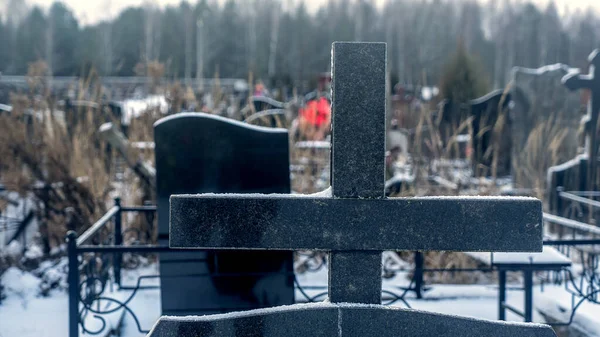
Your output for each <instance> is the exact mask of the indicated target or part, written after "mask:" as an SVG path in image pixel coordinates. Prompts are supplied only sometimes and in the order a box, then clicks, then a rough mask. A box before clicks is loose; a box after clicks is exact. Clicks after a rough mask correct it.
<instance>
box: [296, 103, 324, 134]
mask: <svg viewBox="0 0 600 337" xmlns="http://www.w3.org/2000/svg"><path fill="white" fill-rule="evenodd" d="M298 123H299V129H300V133H301V135H302V138H304V139H306V140H324V139H325V137H326V136H327V135H328V134H329V131H330V129H331V103H330V102H329V100H328V99H327V98H326V97H319V98H316V99H313V100H310V101H308V102H307V103H306V106H305V107H303V108H300V111H299V114H298Z"/></svg>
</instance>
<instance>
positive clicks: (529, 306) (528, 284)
mask: <svg viewBox="0 0 600 337" xmlns="http://www.w3.org/2000/svg"><path fill="white" fill-rule="evenodd" d="M523 279H524V283H525V317H524V318H525V322H527V323H530V322H533V270H531V269H526V270H523Z"/></svg>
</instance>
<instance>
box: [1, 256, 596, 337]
mask: <svg viewBox="0 0 600 337" xmlns="http://www.w3.org/2000/svg"><path fill="white" fill-rule="evenodd" d="M157 274H158V268H157V265H156V264H153V265H150V266H147V267H143V268H139V269H137V270H133V271H126V272H125V273H124V276H123V285H124V286H135V284H136V282H137V279H138V276H140V275H157ZM297 280H298V282H299V283H300V284H301V285H304V286H310V287H308V288H307V289H306V292H307V293H308V294H309V295H310V296H314V295H315V294H318V293H321V292H323V291H326V289H327V270H326V269H325V268H322V269H320V270H319V271H317V272H308V273H304V274H300V275H298V276H297ZM40 282H41V280H40V279H38V278H37V277H35V276H33V275H32V274H30V273H23V272H21V271H20V270H18V269H16V268H11V269H9V270H7V272H6V273H5V274H4V275H3V276H2V283H3V284H4V285H5V287H6V288H7V295H8V297H7V299H6V300H4V301H3V302H2V304H0V322H1V323H0V337H12V336H22V337H55V336H67V335H68V295H67V293H66V291H64V290H53V291H51V292H50V296H48V297H36V294H37V289H38V287H39V284H40ZM140 285H141V286H156V285H159V280H158V278H149V279H144V280H143V281H142V282H141V284H140ZM408 285H409V280H407V279H406V273H398V274H397V276H395V277H393V278H390V279H384V281H383V289H384V290H388V291H394V292H396V293H399V292H401V290H400V289H399V287H406V286H408ZM115 289H116V287H115V288H113V289H112V291H111V289H110V287H109V288H108V289H107V293H106V296H108V297H113V298H116V299H118V300H120V301H125V300H126V299H127V298H128V297H129V296H130V294H131V291H128V290H127V291H115ZM544 290H545V291H544V292H542V291H541V289H540V287H539V286H536V287H535V290H534V304H535V305H536V307H543V308H544V309H545V310H552V309H553V308H554V311H557V312H559V313H562V314H563V315H566V314H565V313H563V312H562V311H564V310H566V311H567V312H569V311H570V308H571V306H570V303H571V302H570V296H569V295H568V293H567V292H565V290H564V288H562V287H559V286H547V285H546V286H545V287H544ZM296 298H297V300H298V301H299V302H302V299H303V296H302V294H301V293H300V291H299V290H297V291H296ZM321 299H323V298H321ZM406 299H407V302H408V303H409V305H410V306H411V307H412V308H414V309H420V310H427V311H432V312H439V313H445V314H454V315H461V316H467V317H475V318H484V319H491V320H494V319H497V316H498V312H497V310H498V309H497V305H498V304H497V286H496V285H495V284H491V285H433V286H431V289H430V290H429V291H427V292H425V293H424V299H421V300H418V299H416V298H415V296H414V294H412V293H409V294H408V295H407V296H406ZM507 301H508V302H509V303H510V304H511V305H513V306H515V307H517V308H522V307H523V302H524V301H523V292H522V291H519V290H509V291H508V292H507ZM393 305H395V306H399V307H405V305H404V304H403V303H402V302H396V303H394V304H393ZM160 307H161V304H160V291H159V290H158V289H147V290H146V289H145V290H140V291H138V293H137V294H136V296H135V297H134V298H133V300H132V301H131V302H129V308H130V309H132V310H133V312H135V313H136V315H137V317H138V319H139V323H140V325H141V327H142V329H145V330H148V329H150V328H151V327H152V326H153V325H154V323H155V322H156V320H157V319H158V318H159V316H160ZM598 312H600V306H597V305H593V304H589V303H586V304H584V305H582V306H581V308H580V309H579V310H578V312H577V315H576V316H575V324H578V326H583V327H584V329H585V330H586V331H588V332H589V336H598V337H600V319H599V318H598ZM103 317H104V318H105V319H106V320H107V322H106V323H107V325H108V326H109V327H117V326H118V325H119V322H122V323H121V336H123V337H138V336H140V337H141V336H145V334H144V333H140V332H139V331H138V328H137V324H136V321H135V319H134V318H133V317H132V316H131V315H130V314H128V313H124V311H123V310H122V309H121V310H119V311H117V312H116V313H114V314H112V315H109V316H108V317H107V316H103ZM559 317H563V316H559ZM507 319H508V320H510V321H517V322H520V321H522V319H521V318H519V317H517V316H515V315H513V314H512V313H510V312H507ZM567 319H568V317H565V320H567ZM121 320H122V321H121ZM534 320H535V321H536V322H544V319H543V317H542V316H541V315H540V314H539V313H538V312H535V313H534ZM86 326H88V328H90V330H93V329H94V328H98V327H99V326H100V321H98V320H97V319H95V318H94V317H92V316H91V315H90V316H89V317H87V318H86Z"/></svg>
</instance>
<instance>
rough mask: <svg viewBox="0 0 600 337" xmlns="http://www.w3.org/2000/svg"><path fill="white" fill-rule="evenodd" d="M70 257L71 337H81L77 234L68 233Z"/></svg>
mask: <svg viewBox="0 0 600 337" xmlns="http://www.w3.org/2000/svg"><path fill="white" fill-rule="evenodd" d="M67 253H68V256H69V275H68V281H69V337H79V260H78V259H77V255H78V254H77V233H75V232H74V231H69V232H68V233H67Z"/></svg>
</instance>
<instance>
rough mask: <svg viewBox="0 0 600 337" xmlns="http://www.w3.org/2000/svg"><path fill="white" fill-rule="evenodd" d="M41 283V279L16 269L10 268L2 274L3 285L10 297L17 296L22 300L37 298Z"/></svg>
mask: <svg viewBox="0 0 600 337" xmlns="http://www.w3.org/2000/svg"><path fill="white" fill-rule="evenodd" d="M40 282H41V280H40V279H39V278H37V277H35V276H33V275H32V274H31V273H28V272H24V271H22V270H20V269H18V268H16V267H10V268H8V270H6V272H5V273H4V274H2V285H3V286H4V287H5V289H6V293H7V295H8V297H11V295H17V296H18V297H20V298H22V299H28V298H31V297H35V296H36V295H37V293H38V289H39V286H40Z"/></svg>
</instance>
